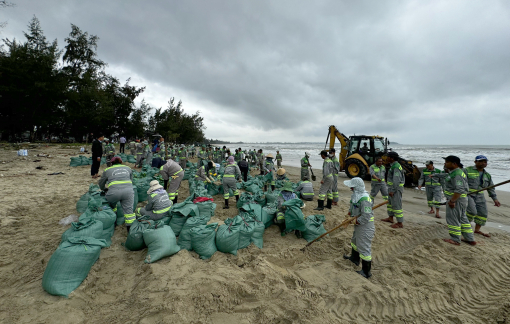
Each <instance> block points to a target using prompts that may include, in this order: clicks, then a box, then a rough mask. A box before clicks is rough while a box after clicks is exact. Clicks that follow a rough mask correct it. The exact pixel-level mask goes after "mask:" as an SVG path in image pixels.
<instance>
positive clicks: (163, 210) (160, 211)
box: [154, 206, 172, 214]
mask: <svg viewBox="0 0 510 324" xmlns="http://www.w3.org/2000/svg"><path fill="white" fill-rule="evenodd" d="M170 208H172V206H168V207H167V208H164V209H161V210H155V211H154V214H163V213H166V212H168V211H169V210H170Z"/></svg>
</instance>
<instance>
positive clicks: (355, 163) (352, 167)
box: [345, 159, 367, 179]
mask: <svg viewBox="0 0 510 324" xmlns="http://www.w3.org/2000/svg"><path fill="white" fill-rule="evenodd" d="M345 174H346V175H347V176H348V177H349V178H354V177H359V178H361V179H365V176H366V175H367V167H366V166H365V165H364V164H363V163H362V162H361V161H360V160H356V159H349V160H347V161H346V162H345Z"/></svg>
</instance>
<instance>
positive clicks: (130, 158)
mask: <svg viewBox="0 0 510 324" xmlns="http://www.w3.org/2000/svg"><path fill="white" fill-rule="evenodd" d="M122 161H124V160H122ZM126 162H128V163H133V164H135V163H136V157H135V156H133V155H128V156H126Z"/></svg>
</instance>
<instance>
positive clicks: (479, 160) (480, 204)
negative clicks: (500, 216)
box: [464, 155, 501, 237]
mask: <svg viewBox="0 0 510 324" xmlns="http://www.w3.org/2000/svg"><path fill="white" fill-rule="evenodd" d="M488 161H489V160H488V159H487V157H486V156H484V155H478V156H477V157H476V158H475V165H474V166H469V167H467V168H465V169H464V173H465V174H466V175H467V181H468V186H469V191H470V192H473V191H477V190H480V189H483V188H487V187H490V186H493V185H494V182H493V181H492V177H491V175H490V174H489V172H487V171H486V170H485V168H486V167H487V162H488ZM487 191H488V192H489V197H491V198H492V200H493V201H494V206H496V207H499V206H501V203H500V202H499V200H498V197H497V195H496V190H495V189H494V188H492V189H489V190H487ZM466 215H467V218H468V219H469V221H471V222H472V221H474V222H475V224H476V225H475V234H480V235H483V236H485V237H490V235H489V234H487V233H484V232H482V231H481V228H482V226H484V225H485V223H486V222H487V216H488V211H487V202H486V200H485V194H484V193H483V192H479V193H476V194H472V195H469V196H468V207H467V210H466Z"/></svg>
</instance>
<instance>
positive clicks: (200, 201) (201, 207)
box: [193, 197, 216, 218]
mask: <svg viewBox="0 0 510 324" xmlns="http://www.w3.org/2000/svg"><path fill="white" fill-rule="evenodd" d="M193 203H194V204H195V205H197V207H198V212H199V214H200V216H207V217H209V218H211V217H213V216H214V211H215V210H216V204H215V203H214V202H213V199H212V198H208V197H198V198H195V199H193Z"/></svg>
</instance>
